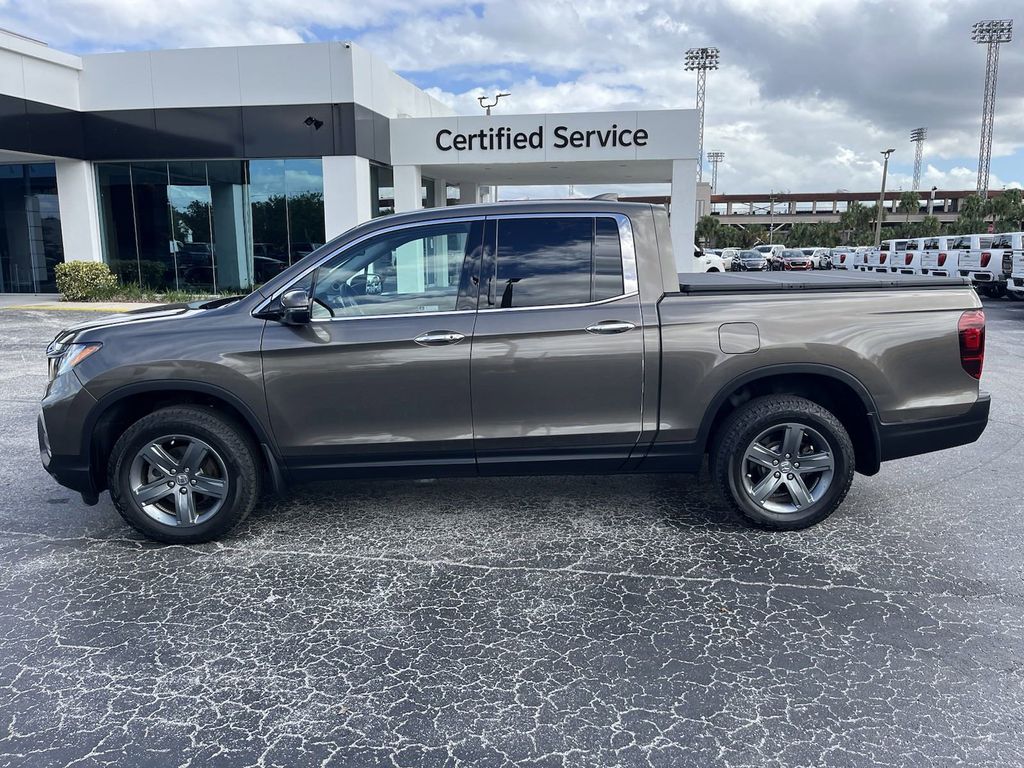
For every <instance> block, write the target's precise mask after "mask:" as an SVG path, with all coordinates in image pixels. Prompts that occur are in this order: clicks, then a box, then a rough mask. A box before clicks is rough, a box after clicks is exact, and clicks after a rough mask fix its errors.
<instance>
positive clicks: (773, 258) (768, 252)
mask: <svg viewBox="0 0 1024 768" xmlns="http://www.w3.org/2000/svg"><path fill="white" fill-rule="evenodd" d="M754 250H755V251H757V252H759V253H762V254H764V257H765V258H766V259H768V263H769V264H770V265H771V268H772V269H782V252H783V251H784V250H786V246H784V245H779V244H778V243H775V244H773V245H767V244H765V245H755V246H754Z"/></svg>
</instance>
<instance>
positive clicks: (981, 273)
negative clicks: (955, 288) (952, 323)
mask: <svg viewBox="0 0 1024 768" xmlns="http://www.w3.org/2000/svg"><path fill="white" fill-rule="evenodd" d="M994 239H995V236H994V235H964V237H963V238H961V242H963V243H964V246H965V247H964V248H963V249H962V252H961V255H960V264H959V271H960V275H961V276H962V277H969V278H970V279H971V280H972V281H973V282H974V285H975V287H976V288H978V289H979V290H981V291H984V292H985V293H986V294H987V295H989V296H991V297H993V298H999V297H1000V296H1003V295H1004V294H1005V293H1006V280H1007V278H1008V277H1009V275H1008V274H1006V273H1005V272H1004V271H1003V251H1002V249H999V250H996V249H994V248H993V247H992V241H993V240H994Z"/></svg>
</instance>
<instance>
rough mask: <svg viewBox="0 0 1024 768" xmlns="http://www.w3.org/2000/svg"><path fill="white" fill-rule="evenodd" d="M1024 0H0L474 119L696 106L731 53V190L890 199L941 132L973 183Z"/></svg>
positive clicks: (942, 162)
mask: <svg viewBox="0 0 1024 768" xmlns="http://www.w3.org/2000/svg"><path fill="white" fill-rule="evenodd" d="M1015 10H1016V11H1017V16H1018V18H1017V20H1016V21H1017V24H1018V25H1019V27H1020V28H1019V29H1018V35H1017V36H1018V38H1020V37H1021V36H1024V13H1022V11H1024V3H1022V2H1021V0H978V1H977V2H971V0H958V1H957V2H944V1H943V0H900V1H899V2H892V1H891V0H883V1H881V2H869V1H866V0H784V1H783V2H775V0H718V1H717V2H711V1H710V0H707V1H702V0H648V1H647V2H642V1H639V0H575V1H571V0H494V2H491V1H489V0H484V2H474V3H469V2H456V1H455V0H373V1H372V2H367V1H366V0H359V1H356V0H278V1H277V2H273V1H272V0H261V1H260V2H252V0H210V1H209V2H201V1H200V0H160V1H159V2H143V1H142V0H0V26H3V27H6V28H9V29H12V30H14V31H17V32H20V33H22V34H27V35H30V36H32V37H36V38H39V39H42V40H45V41H47V42H48V43H49V44H50V45H51V46H54V47H56V48H59V49H63V50H68V51H72V52H76V53H90V52H95V51H110V50H129V49H146V48H168V47H195V46H212V45H241V44H252V43H286V42H302V41H314V40H332V39H335V40H354V41H355V42H357V43H359V44H361V45H363V46H364V47H366V48H368V49H370V50H372V51H373V52H375V53H376V54H377V55H379V56H381V57H382V58H383V59H384V60H385V61H387V62H389V63H390V65H391V66H392V68H394V69H395V70H397V71H399V72H400V73H402V74H403V75H405V76H406V77H407V78H409V79H410V80H412V81H413V82H414V83H416V84H417V85H419V86H420V87H422V88H425V89H428V90H429V91H430V92H431V93H433V94H434V95H436V96H437V97H438V98H440V99H442V100H443V101H446V102H448V103H450V104H451V105H452V106H453V107H454V108H455V109H456V110H458V111H459V112H461V113H469V114H472V113H477V112H479V108H478V106H477V104H476V96H478V95H480V94H483V93H492V92H494V91H496V90H498V89H500V90H508V91H511V92H512V96H511V97H510V98H508V99H506V100H505V101H504V102H503V103H502V106H501V111H507V112H543V111H553V110H557V111H576V110H610V109H663V108H680V107H691V106H693V103H694V96H695V82H694V76H693V73H687V72H684V71H683V69H682V65H681V61H682V56H683V52H684V51H685V50H686V49H687V48H690V47H694V46H704V45H715V46H717V47H718V48H720V49H721V60H722V66H721V69H719V70H718V71H715V72H712V73H710V75H709V77H708V103H707V126H706V138H705V149H716V150H722V151H724V152H725V154H726V159H725V162H724V163H723V164H722V166H721V169H720V172H719V191H722V192H747V191H762V190H767V189H776V190H791V191H794V192H796V191H816V190H832V189H849V190H870V189H874V188H876V187H877V184H878V180H879V177H880V173H881V166H880V162H879V154H878V152H879V150H881V149H884V148H886V147H889V146H892V147H895V148H896V150H897V151H896V154H895V155H894V156H893V164H892V165H890V180H891V181H890V188H895V189H899V188H901V187H902V188H909V187H910V180H911V175H912V171H913V146H912V145H911V143H910V141H909V132H910V130H911V129H912V128H915V127H917V126H927V127H928V130H929V136H928V143H927V145H926V153H925V165H926V171H925V173H924V175H923V179H922V187H923V188H925V189H927V188H928V187H930V186H932V185H937V186H939V187H941V188H954V189H963V188H973V187H974V184H975V178H976V176H975V173H976V169H977V155H978V138H979V123H980V114H981V90H982V83H983V80H984V71H985V49H984V47H982V46H979V45H977V44H975V43H972V42H971V40H970V26H971V23H972V22H974V21H977V20H979V19H991V18H1013V16H1014V11H1015ZM1022 182H1024V40H1021V39H1018V40H1015V41H1014V42H1012V43H1010V44H1009V45H1004V46H1003V47H1002V53H1001V59H1000V79H999V92H998V100H997V110H996V126H995V142H994V149H993V158H992V180H991V187H992V188H993V189H999V188H1002V187H1004V186H1020V185H1021V183H1022Z"/></svg>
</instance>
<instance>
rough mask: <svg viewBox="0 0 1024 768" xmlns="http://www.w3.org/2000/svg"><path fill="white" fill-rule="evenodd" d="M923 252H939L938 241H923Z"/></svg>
mask: <svg viewBox="0 0 1024 768" xmlns="http://www.w3.org/2000/svg"><path fill="white" fill-rule="evenodd" d="M924 250H926V251H937V250H939V241H938V240H935V239H933V240H925V241H924Z"/></svg>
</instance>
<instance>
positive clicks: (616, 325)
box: [587, 320, 636, 334]
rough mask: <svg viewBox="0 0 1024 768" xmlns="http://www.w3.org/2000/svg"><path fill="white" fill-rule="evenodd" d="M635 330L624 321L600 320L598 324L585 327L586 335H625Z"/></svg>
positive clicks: (630, 324) (633, 326) (634, 326)
mask: <svg viewBox="0 0 1024 768" xmlns="http://www.w3.org/2000/svg"><path fill="white" fill-rule="evenodd" d="M634 328H636V325H635V324H634V323H628V322H626V321H625V320H602V321H601V322H600V323H594V324H593V325H588V326H587V333H600V334H608V333H625V332H626V331H631V330H633V329H634Z"/></svg>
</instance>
